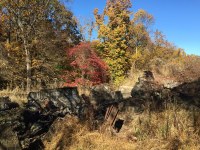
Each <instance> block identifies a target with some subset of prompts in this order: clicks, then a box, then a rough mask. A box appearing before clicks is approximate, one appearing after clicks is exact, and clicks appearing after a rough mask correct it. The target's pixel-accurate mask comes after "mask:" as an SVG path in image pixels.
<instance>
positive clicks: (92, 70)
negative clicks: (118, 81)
mask: <svg viewBox="0 0 200 150" xmlns="http://www.w3.org/2000/svg"><path fill="white" fill-rule="evenodd" d="M67 57H70V59H71V61H70V66H71V68H72V69H71V70H70V71H67V74H66V76H65V77H66V86H77V85H78V84H81V85H95V84H100V83H104V82H106V80H107V69H108V67H107V66H106V64H105V63H104V61H103V60H102V59H100V57H98V56H97V53H96V52H95V50H94V49H93V48H92V47H91V44H90V43H89V42H87V43H85V42H82V43H80V44H79V45H77V46H75V47H73V48H71V49H70V50H69V51H68V53H67Z"/></svg>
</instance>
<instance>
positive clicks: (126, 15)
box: [94, 0, 131, 85]
mask: <svg viewBox="0 0 200 150" xmlns="http://www.w3.org/2000/svg"><path fill="white" fill-rule="evenodd" d="M129 8H131V2H130V0H108V1H107V4H106V7H105V9H104V12H103V14H102V15H99V14H98V9H95V10H94V15H95V19H96V24H97V26H98V38H99V39H100V41H101V42H100V44H99V46H98V49H99V52H100V54H101V57H102V58H103V59H104V60H105V62H106V63H107V64H108V66H109V71H110V77H111V81H113V82H114V83H115V84H116V85H117V84H119V83H120V82H121V81H122V80H123V79H124V78H125V76H126V74H127V72H128V70H129V68H130V53H129V51H128V42H127V41H128V38H129V28H130V26H131V22H130V15H131V13H130V11H129V10H128V9H129Z"/></svg>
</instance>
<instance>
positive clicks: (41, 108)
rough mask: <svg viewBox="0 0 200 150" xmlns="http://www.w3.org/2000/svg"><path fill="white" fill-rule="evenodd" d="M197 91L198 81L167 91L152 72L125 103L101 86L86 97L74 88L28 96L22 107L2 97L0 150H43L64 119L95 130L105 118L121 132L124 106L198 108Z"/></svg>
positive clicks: (140, 107) (119, 95)
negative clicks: (70, 118)
mask: <svg viewBox="0 0 200 150" xmlns="http://www.w3.org/2000/svg"><path fill="white" fill-rule="evenodd" d="M199 91H200V80H198V81H194V82H192V83H184V84H182V85H179V86H176V87H171V88H169V87H165V86H163V85H160V84H158V83H157V82H155V80H154V76H153V73H152V72H150V71H145V72H144V75H143V76H142V77H140V78H139V79H138V82H137V83H136V84H135V86H134V87H133V89H132V91H131V97H130V98H126V99H124V98H123V96H122V93H121V92H120V91H116V92H112V90H110V89H109V87H108V86H104V85H100V86H96V87H94V88H93V89H92V90H91V94H90V95H89V96H88V97H87V96H86V95H84V94H83V95H81V96H79V93H78V91H77V88H75V87H74V88H73V87H64V88H58V89H46V90H41V91H39V92H30V93H29V95H28V97H27V100H28V102H27V103H26V104H24V106H19V105H18V104H17V103H14V102H11V100H10V99H9V97H1V98H0V133H1V134H0V149H15V150H17V149H38V150H40V149H44V145H43V142H42V138H43V137H47V136H46V134H47V133H49V132H48V131H49V129H50V128H51V126H52V124H53V123H54V122H55V120H57V119H58V118H62V117H64V116H66V115H70V116H76V117H77V118H78V119H80V120H87V121H89V122H90V123H91V124H92V125H94V126H100V125H101V124H103V122H105V121H106V117H107V118H109V119H107V120H110V122H109V121H108V124H112V125H113V127H115V128H116V127H118V126H119V128H118V130H120V128H121V127H122V124H123V121H124V120H121V119H120V118H117V114H118V112H119V111H123V110H124V109H125V108H126V107H127V106H129V107H133V108H138V109H137V110H139V111H144V110H145V109H146V108H148V109H149V110H153V111H162V110H163V109H164V108H165V107H166V104H167V103H168V102H169V101H170V102H171V101H172V100H174V99H176V100H179V101H180V102H181V101H185V102H187V104H188V105H194V106H195V107H198V108H199V107H200V100H199V97H200V95H199ZM113 108H115V109H113ZM113 110H116V111H113ZM135 110H136V109H135ZM112 113H113V114H114V116H112ZM110 114H111V115H110ZM113 121H114V122H113ZM92 129H96V127H95V128H92ZM9 141H12V142H9Z"/></svg>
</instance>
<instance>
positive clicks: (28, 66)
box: [24, 40, 31, 93]
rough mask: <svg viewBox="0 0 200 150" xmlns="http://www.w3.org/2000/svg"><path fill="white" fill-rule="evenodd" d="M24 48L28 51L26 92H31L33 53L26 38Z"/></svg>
mask: <svg viewBox="0 0 200 150" xmlns="http://www.w3.org/2000/svg"><path fill="white" fill-rule="evenodd" d="M24 50H25V52H26V92H27V93H29V92H30V91H31V54H30V51H29V49H28V48H27V43H26V40H24Z"/></svg>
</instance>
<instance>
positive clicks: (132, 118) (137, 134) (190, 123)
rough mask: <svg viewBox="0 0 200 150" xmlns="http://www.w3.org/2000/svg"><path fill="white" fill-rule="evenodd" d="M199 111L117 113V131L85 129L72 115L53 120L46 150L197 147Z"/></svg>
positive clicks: (174, 149) (171, 109)
mask: <svg viewBox="0 0 200 150" xmlns="http://www.w3.org/2000/svg"><path fill="white" fill-rule="evenodd" d="M199 116H200V113H199V111H196V110H195V111H194V112H193V111H189V110H185V109H182V108H175V107H174V106H171V107H169V108H168V109H166V110H164V111H162V112H149V111H145V112H143V113H141V114H136V113H134V112H133V111H130V110H129V111H125V112H121V113H120V115H119V117H120V118H122V119H124V120H125V123H124V126H123V127H122V129H121V131H120V132H119V133H111V132H110V130H109V128H107V130H105V131H104V132H100V131H98V130H94V131H91V130H89V128H88V126H87V124H86V123H81V122H79V121H78V119H76V118H73V117H69V116H68V117H65V118H64V119H63V120H59V121H56V122H55V124H54V125H53V127H52V128H53V129H51V130H50V131H49V133H48V134H47V137H46V140H44V141H45V142H44V143H45V146H46V149H48V150H54V149H60V150H61V149H69V150H113V149H115V150H138V149H139V150H178V149H181V150H199V149H200V143H199V141H200V117H199Z"/></svg>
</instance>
